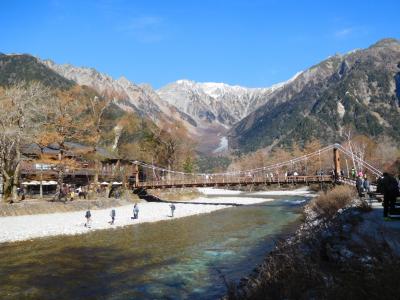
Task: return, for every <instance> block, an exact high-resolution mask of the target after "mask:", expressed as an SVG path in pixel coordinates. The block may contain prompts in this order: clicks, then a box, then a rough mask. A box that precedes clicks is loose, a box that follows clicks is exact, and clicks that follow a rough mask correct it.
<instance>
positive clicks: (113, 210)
mask: <svg viewBox="0 0 400 300" xmlns="http://www.w3.org/2000/svg"><path fill="white" fill-rule="evenodd" d="M110 216H111V222H110V224H111V225H114V221H115V209H114V208H113V209H112V210H111V213H110Z"/></svg>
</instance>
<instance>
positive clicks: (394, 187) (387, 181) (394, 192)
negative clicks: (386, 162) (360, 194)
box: [377, 172, 399, 220]
mask: <svg viewBox="0 0 400 300" xmlns="http://www.w3.org/2000/svg"><path fill="white" fill-rule="evenodd" d="M377 192H378V193H382V194H383V217H384V218H385V220H388V219H387V218H388V214H389V212H391V211H393V210H394V208H395V204H396V198H397V196H398V195H399V188H398V184H397V180H396V179H395V178H394V177H393V176H391V175H390V174H389V173H386V172H385V173H383V178H382V179H381V180H379V181H378V189H377Z"/></svg>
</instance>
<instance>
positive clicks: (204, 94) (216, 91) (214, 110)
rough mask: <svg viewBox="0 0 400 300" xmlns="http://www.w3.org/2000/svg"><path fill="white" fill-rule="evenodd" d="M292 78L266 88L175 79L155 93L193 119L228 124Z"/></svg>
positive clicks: (246, 112) (266, 99)
mask: <svg viewBox="0 0 400 300" xmlns="http://www.w3.org/2000/svg"><path fill="white" fill-rule="evenodd" d="M297 76H298V74H296V76H295V77H297ZM295 77H294V78H295ZM294 78H292V79H290V80H289V81H286V82H283V83H279V84H275V85H273V86H271V87H268V88H246V87H242V86H238V85H234V86H232V85H228V84H225V83H214V82H204V83H199V82H194V81H190V80H178V81H176V82H173V83H170V84H168V85H166V86H164V87H162V88H161V89H159V90H157V94H158V95H159V96H160V98H161V99H163V100H164V101H166V102H168V103H169V104H171V105H173V106H175V107H176V108H178V109H179V110H181V111H183V112H185V113H187V114H188V115H190V116H191V117H192V118H194V119H195V120H196V121H197V122H202V123H204V122H208V123H214V122H216V123H219V124H222V125H224V126H225V127H226V128H229V127H231V126H232V125H234V124H235V123H236V122H238V121H240V120H242V119H243V118H244V117H246V116H247V115H248V114H250V113H251V112H253V111H254V110H256V109H257V108H258V107H260V106H261V105H263V104H265V103H266V102H267V101H268V99H269V97H268V96H269V95H271V94H272V93H273V92H275V91H277V90H279V89H280V88H282V87H283V86H284V85H285V84H287V83H289V82H291V81H292V80H294Z"/></svg>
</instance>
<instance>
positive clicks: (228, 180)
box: [136, 175, 334, 187]
mask: <svg viewBox="0 0 400 300" xmlns="http://www.w3.org/2000/svg"><path fill="white" fill-rule="evenodd" d="M333 180H334V178H333V176H332V175H313V176H275V177H261V176H212V177H197V178H189V179H181V178H178V179H173V178H172V179H167V178H164V179H162V180H151V181H141V182H139V183H137V184H136V186H137V187H174V186H178V187H184V186H199V187H201V186H229V185H251V184H254V185H260V184H272V183H274V184H276V183H278V184H279V183H282V184H296V183H305V184H307V183H318V182H331V181H333Z"/></svg>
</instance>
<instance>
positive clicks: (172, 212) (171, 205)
mask: <svg viewBox="0 0 400 300" xmlns="http://www.w3.org/2000/svg"><path fill="white" fill-rule="evenodd" d="M169 207H170V208H171V218H173V217H174V211H175V205H174V204H173V203H171V204H170V206H169Z"/></svg>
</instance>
